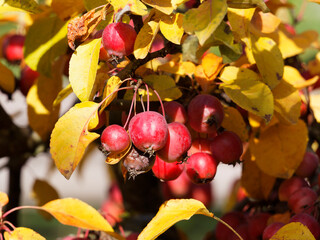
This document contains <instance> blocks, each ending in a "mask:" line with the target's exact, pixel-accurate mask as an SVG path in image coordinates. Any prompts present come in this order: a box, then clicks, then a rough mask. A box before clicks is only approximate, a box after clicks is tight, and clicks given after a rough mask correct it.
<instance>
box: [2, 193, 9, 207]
mask: <svg viewBox="0 0 320 240" xmlns="http://www.w3.org/2000/svg"><path fill="white" fill-rule="evenodd" d="M8 202H9V198H8V195H7V194H6V193H4V192H0V208H2V207H3V206H5V205H7V203H8ZM0 211H1V210H0Z"/></svg>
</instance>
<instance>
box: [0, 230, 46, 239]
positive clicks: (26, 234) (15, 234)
mask: <svg viewBox="0 0 320 240" xmlns="http://www.w3.org/2000/svg"><path fill="white" fill-rule="evenodd" d="M4 239H5V240H23V239H26V240H27V239H32V240H45V238H44V237H42V236H41V235H40V234H39V233H37V232H35V231H33V230H32V229H30V228H24V227H17V228H15V229H14V230H13V231H12V232H11V233H8V232H5V233H4Z"/></svg>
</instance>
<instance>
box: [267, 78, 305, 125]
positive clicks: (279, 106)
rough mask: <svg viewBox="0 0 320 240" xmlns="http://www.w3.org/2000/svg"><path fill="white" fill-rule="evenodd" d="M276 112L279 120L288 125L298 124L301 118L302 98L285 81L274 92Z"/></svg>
mask: <svg viewBox="0 0 320 240" xmlns="http://www.w3.org/2000/svg"><path fill="white" fill-rule="evenodd" d="M272 93H273V97H274V110H275V112H276V113H277V118H278V119H279V120H280V121H281V122H283V123H287V124H296V123H297V122H298V119H299V117H300V107H301V98H300V95H299V91H298V90H297V89H296V88H295V87H294V86H292V85H291V84H290V83H288V82H287V81H286V80H285V79H283V80H282V81H281V82H280V84H279V85H278V86H276V87H275V88H274V89H273V90H272Z"/></svg>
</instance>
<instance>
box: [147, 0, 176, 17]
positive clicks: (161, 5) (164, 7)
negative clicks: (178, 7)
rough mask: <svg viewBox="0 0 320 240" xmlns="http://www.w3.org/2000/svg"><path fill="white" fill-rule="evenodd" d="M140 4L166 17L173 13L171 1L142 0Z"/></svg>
mask: <svg viewBox="0 0 320 240" xmlns="http://www.w3.org/2000/svg"><path fill="white" fill-rule="evenodd" d="M142 2H144V3H145V4H147V5H149V6H151V7H153V8H155V9H157V10H159V11H160V12H163V13H165V14H167V15H170V14H171V13H172V11H173V6H172V4H171V0H142Z"/></svg>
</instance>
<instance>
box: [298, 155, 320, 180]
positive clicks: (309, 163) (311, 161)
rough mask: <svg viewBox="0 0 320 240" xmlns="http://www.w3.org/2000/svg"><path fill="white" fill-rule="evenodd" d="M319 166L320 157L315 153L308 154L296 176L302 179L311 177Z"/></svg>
mask: <svg viewBox="0 0 320 240" xmlns="http://www.w3.org/2000/svg"><path fill="white" fill-rule="evenodd" d="M318 166H319V157H318V155H317V154H315V153H313V152H306V153H305V154H304V157H303V160H302V162H301V163H300V165H299V167H298V168H297V170H296V172H295V174H296V175H297V176H300V177H303V178H305V177H311V176H312V175H313V173H314V172H315V171H316V169H317V167H318Z"/></svg>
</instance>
